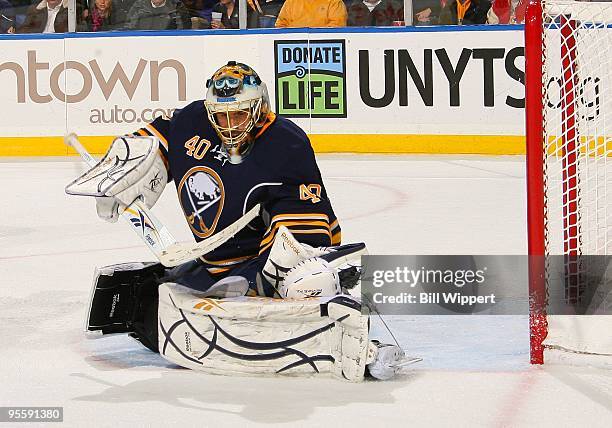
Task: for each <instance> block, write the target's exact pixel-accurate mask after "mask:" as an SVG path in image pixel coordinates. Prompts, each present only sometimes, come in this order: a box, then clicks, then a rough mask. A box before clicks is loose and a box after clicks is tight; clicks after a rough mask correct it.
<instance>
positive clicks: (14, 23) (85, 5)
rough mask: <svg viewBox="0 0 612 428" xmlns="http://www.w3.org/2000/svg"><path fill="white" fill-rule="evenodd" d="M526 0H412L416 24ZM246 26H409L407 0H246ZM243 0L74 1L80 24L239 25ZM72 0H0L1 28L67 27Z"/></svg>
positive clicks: (505, 9) (461, 20) (460, 19)
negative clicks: (406, 12)
mask: <svg viewBox="0 0 612 428" xmlns="http://www.w3.org/2000/svg"><path fill="white" fill-rule="evenodd" d="M526 4H527V0H413V6H412V8H413V25H474V24H514V23H522V22H523V20H524V17H525V7H526ZM247 6H248V11H247V27H248V28H271V27H345V26H358V27H362V26H393V25H397V26H403V25H405V22H404V7H403V6H404V2H403V0H247ZM238 16H239V4H238V0H220V1H219V0H76V30H77V31H120V30H180V29H207V28H211V29H224V28H230V29H232V28H239V17H238ZM68 19H69V18H68V0H0V33H62V32H66V31H68Z"/></svg>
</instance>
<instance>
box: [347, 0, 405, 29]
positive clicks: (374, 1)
mask: <svg viewBox="0 0 612 428" xmlns="http://www.w3.org/2000/svg"><path fill="white" fill-rule="evenodd" d="M403 20H404V5H403V3H400V2H399V1H397V0H354V1H353V3H351V5H350V6H349V8H348V25H349V26H351V27H385V26H391V25H393V21H403Z"/></svg>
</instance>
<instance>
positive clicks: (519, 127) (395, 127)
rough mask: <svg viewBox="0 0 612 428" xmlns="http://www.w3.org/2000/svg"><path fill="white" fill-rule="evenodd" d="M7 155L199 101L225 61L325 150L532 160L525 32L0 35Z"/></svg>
mask: <svg viewBox="0 0 612 428" xmlns="http://www.w3.org/2000/svg"><path fill="white" fill-rule="evenodd" d="M0 44H1V46H2V49H1V50H0V87H2V88H3V91H1V92H0V103H1V105H2V106H3V120H2V122H0V155H27V156H35V155H65V154H67V153H68V152H67V149H66V148H65V147H64V146H63V144H62V140H61V136H62V135H64V134H65V133H66V132H76V133H77V134H79V135H82V136H85V137H86V138H84V140H85V143H86V145H88V146H89V148H90V149H92V151H94V152H98V153H99V152H102V151H104V150H105V149H106V147H107V146H108V144H109V138H110V136H113V135H118V134H122V133H126V132H133V131H134V130H135V129H138V128H139V127H140V126H142V124H144V123H146V122H147V121H150V120H152V119H153V118H154V117H155V116H158V115H160V114H171V113H172V111H173V110H174V109H176V108H180V107H182V106H184V105H186V104H188V103H189V102H190V101H191V100H194V99H200V98H202V97H203V94H204V90H205V81H206V78H207V77H208V76H210V75H211V74H212V72H213V71H214V70H215V69H216V68H217V67H218V66H220V65H221V64H223V63H224V62H225V61H227V60H228V59H236V60H238V61H242V62H245V63H248V64H249V65H251V66H253V68H255V69H256V70H257V71H258V73H259V74H260V76H261V78H262V79H263V81H265V82H267V84H268V90H269V93H270V98H271V100H272V104H273V107H274V110H275V111H277V112H279V113H280V114H282V115H284V116H287V117H290V118H291V119H292V120H294V121H295V122H297V123H298V124H299V125H300V126H302V127H303V128H304V129H305V130H306V132H307V133H308V134H309V135H310V136H311V139H312V141H313V145H314V147H315V149H316V150H317V151H319V152H361V153H363V152H366V153H367V152H371V153H376V152H378V153H486V154H518V153H524V136H523V134H524V86H523V83H522V80H523V74H524V73H523V70H524V49H523V44H524V42H523V31H522V26H499V27H498V26H493V27H491V26H488V27H485V26H476V27H472V28H461V29H460V28H458V27H439V28H435V27H432V28H425V29H421V28H379V29H368V28H343V29H310V30H308V29H293V30H284V31H278V30H249V31H242V30H236V31H233V30H227V31H183V32H138V33H123V32H122V33H98V34H92V33H85V34H67V35H10V36H0Z"/></svg>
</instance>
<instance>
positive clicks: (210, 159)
mask: <svg viewBox="0 0 612 428" xmlns="http://www.w3.org/2000/svg"><path fill="white" fill-rule="evenodd" d="M138 134H140V135H153V136H156V137H158V138H159V140H160V152H161V154H162V157H163V159H164V160H165V162H166V166H167V168H168V172H169V176H170V178H171V179H172V180H173V181H174V184H175V186H176V190H177V193H178V198H179V201H180V204H181V207H182V209H183V213H184V215H185V218H186V220H187V223H188V224H189V227H190V229H191V232H192V233H193V236H194V237H195V239H196V240H197V241H200V240H202V239H204V238H206V237H208V236H211V235H213V234H214V233H216V232H218V231H220V230H223V229H224V228H225V227H227V226H228V225H230V224H231V223H233V222H234V221H236V220H237V219H238V218H240V217H242V215H244V213H246V212H247V211H248V210H249V209H250V208H252V207H253V206H254V205H255V204H257V203H260V204H261V206H262V208H263V209H262V212H261V215H260V216H259V217H258V218H257V219H256V220H254V221H253V222H251V223H250V224H249V225H248V226H247V227H246V228H244V229H243V230H242V231H240V232H239V233H238V234H236V236H234V237H233V238H232V239H230V240H229V241H227V242H226V243H225V244H223V245H222V246H220V247H219V248H217V249H216V250H214V251H213V252H211V253H209V254H207V255H206V256H205V257H202V261H203V262H204V263H205V264H206V265H207V266H208V267H209V271H210V272H211V273H221V272H225V271H227V270H229V269H231V268H232V267H234V266H236V265H238V264H240V263H242V262H244V261H246V260H249V259H252V258H253V257H256V256H258V255H261V254H263V253H265V252H267V251H268V250H269V248H270V247H271V246H272V243H273V241H274V237H275V234H276V231H277V230H278V228H279V227H280V226H281V225H285V226H286V227H287V228H289V230H291V232H292V233H293V234H294V235H295V237H296V239H298V240H299V241H300V242H303V243H307V244H310V245H312V246H329V245H338V244H340V241H341V232H340V226H339V224H338V220H337V219H336V216H335V214H334V211H333V209H332V206H331V204H330V201H329V199H328V198H327V192H326V190H325V186H324V185H323V180H322V179H321V173H320V172H319V168H318V166H317V163H316V160H315V156H314V152H313V150H312V147H311V145H310V141H309V139H308V137H307V136H306V134H305V133H304V131H302V130H301V129H300V128H299V127H298V126H297V125H295V124H294V123H293V122H291V121H290V120H288V119H285V118H283V117H280V116H276V115H274V114H273V113H270V114H269V115H268V117H267V120H266V123H265V124H264V126H263V127H262V128H260V129H259V130H258V133H257V135H256V138H255V142H254V145H253V147H252V149H251V151H250V153H249V154H248V155H247V156H246V157H245V158H244V160H243V161H242V163H240V164H236V165H235V164H231V163H229V162H228V160H227V157H226V155H225V153H224V152H223V151H222V146H221V144H222V143H221V140H220V138H219V137H218V136H217V133H216V132H215V130H214V129H213V127H212V125H211V124H210V122H209V120H208V117H207V115H206V110H205V108H204V102H203V101H202V100H200V101H195V102H193V103H191V104H189V105H188V106H186V107H185V108H183V109H181V110H178V111H176V112H175V113H174V115H173V117H172V118H171V119H169V120H168V119H165V118H157V119H155V120H154V121H153V122H152V123H150V124H148V125H146V126H145V127H143V128H141V129H140V130H139V131H138Z"/></svg>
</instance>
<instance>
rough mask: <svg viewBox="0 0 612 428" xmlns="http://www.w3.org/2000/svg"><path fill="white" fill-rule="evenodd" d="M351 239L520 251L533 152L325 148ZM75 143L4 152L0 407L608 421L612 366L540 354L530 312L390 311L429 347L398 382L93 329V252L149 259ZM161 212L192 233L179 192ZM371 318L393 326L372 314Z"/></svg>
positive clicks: (265, 416) (452, 250) (184, 420)
mask: <svg viewBox="0 0 612 428" xmlns="http://www.w3.org/2000/svg"><path fill="white" fill-rule="evenodd" d="M319 160H320V167H321V171H322V174H323V177H324V180H325V183H326V186H327V188H328V193H329V195H330V197H331V198H332V202H333V205H334V208H335V210H336V213H337V214H338V217H339V218H340V221H341V224H342V228H343V241H344V242H351V241H365V242H366V243H367V244H368V246H369V249H370V252H371V253H372V254H524V253H526V235H525V230H526V220H525V180H524V163H523V158H522V157H495V158H490V157H451V156H448V157H447V156H437V157H428V156H362V155H342V156H340V155H324V156H319ZM81 170H82V165H81V162H80V161H79V160H78V159H76V158H69V159H52V160H43V161H41V160H40V159H37V160H24V159H20V160H3V161H0V183H1V184H0V186H1V189H2V190H1V192H0V196H1V197H0V284H1V286H0V343H1V345H2V346H1V347H0V406H22V405H29V406H64V407H65V411H64V420H65V422H64V425H66V426H75V427H83V426H91V427H97V426H103V427H106V426H108V427H116V426H134V427H136V426H143V427H144V426H147V427H148V426H177V427H187V426H205V427H224V426H258V425H264V424H277V425H278V426H292V427H293V426H321V427H326V426H339V427H356V426H368V427H372V426H403V427H406V426H470V427H471V426H500V427H501V426H504V427H506V426H551V427H552V426H589V427H594V426H602V427H603V426H612V373H611V372H610V371H605V370H598V369H594V368H589V367H580V368H576V367H560V366H553V367H545V368H541V367H531V366H529V364H528V355H529V352H528V351H529V349H528V328H527V320H526V318H525V317H520V316H487V317H484V316H480V317H461V316H456V317H448V316H447V317H433V316H430V317H398V316H396V317H385V321H386V323H387V324H388V326H389V327H390V328H391V330H392V331H393V333H394V334H395V336H396V337H397V338H398V340H399V341H400V343H401V345H402V347H403V348H405V349H406V350H407V352H409V353H410V354H411V355H417V356H420V357H423V359H424V360H423V362H422V363H419V364H416V365H414V366H411V367H410V370H407V371H406V373H405V374H404V375H403V376H402V377H401V378H400V379H397V380H394V381H391V382H365V383H363V384H349V383H345V382H341V381H337V380H333V379H323V378H311V379H299V378H282V379H273V378H240V377H222V376H212V375H205V374H201V373H194V372H191V371H189V370H184V369H180V368H177V367H173V366H172V365H170V364H169V363H167V362H166V361H164V360H163V359H161V358H160V357H159V356H157V355H156V354H152V353H150V352H148V351H147V350H145V349H144V348H142V347H141V346H140V345H139V344H137V343H135V342H133V341H132V340H131V339H129V338H127V337H125V336H108V337H104V338H99V339H96V340H92V339H86V338H85V337H84V335H83V333H82V324H83V317H84V315H85V310H86V305H87V300H88V297H89V289H90V282H91V279H92V274H93V271H94V268H95V267H96V266H102V265H107V264H113V263H121V262H127V261H144V260H151V256H150V254H149V252H148V250H147V249H146V248H145V247H144V245H142V244H141V242H140V240H139V239H138V238H137V237H136V236H135V235H134V234H133V233H132V232H131V231H130V230H129V229H128V228H127V227H126V225H125V224H121V223H119V224H115V225H111V224H106V223H104V222H102V221H100V220H98V218H97V217H96V215H95V210H94V204H93V201H91V200H89V199H87V198H78V197H68V196H66V195H65V194H64V192H63V188H64V186H65V185H66V184H67V183H68V182H69V181H70V180H72V179H73V178H74V177H75V176H76V175H77V174H78V173H79V172H80V171H81ZM155 211H156V213H158V214H159V217H160V218H161V219H162V220H163V221H164V222H165V223H166V224H167V225H168V227H169V228H170V230H171V231H172V232H173V233H174V234H175V235H176V236H177V237H178V238H179V239H182V240H188V239H190V234H189V231H188V228H187V227H186V225H185V224H184V220H183V218H182V214H181V212H180V209H179V207H178V202H177V198H176V195H175V193H174V192H173V191H172V189H171V188H168V190H167V191H166V192H165V194H164V195H163V197H162V198H161V200H160V201H159V202H158V204H157V205H156V207H155ZM372 321H373V332H374V333H375V334H377V335H378V336H380V337H382V338H383V339H389V334H388V333H387V332H386V330H385V328H384V326H383V324H382V322H381V320H380V319H378V318H377V317H373V319H372Z"/></svg>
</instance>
